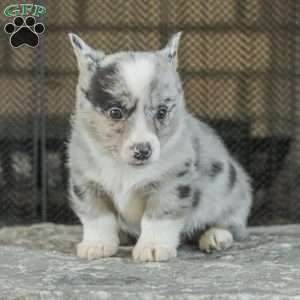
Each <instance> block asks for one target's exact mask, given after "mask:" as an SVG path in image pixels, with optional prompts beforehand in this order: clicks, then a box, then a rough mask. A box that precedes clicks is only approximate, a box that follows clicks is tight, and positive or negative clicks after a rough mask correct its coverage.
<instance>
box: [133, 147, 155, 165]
mask: <svg viewBox="0 0 300 300" xmlns="http://www.w3.org/2000/svg"><path fill="white" fill-rule="evenodd" d="M133 151H134V153H133V157H134V158H135V159H136V160H139V161H144V160H147V159H149V158H150V157H151V155H152V148H151V145H150V143H139V144H135V145H134V150H133Z"/></svg>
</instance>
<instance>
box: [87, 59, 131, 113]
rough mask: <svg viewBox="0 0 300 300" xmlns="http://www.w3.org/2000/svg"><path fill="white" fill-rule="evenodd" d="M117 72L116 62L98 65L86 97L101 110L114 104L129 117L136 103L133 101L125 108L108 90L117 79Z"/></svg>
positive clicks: (105, 109)
mask: <svg viewBox="0 0 300 300" xmlns="http://www.w3.org/2000/svg"><path fill="white" fill-rule="evenodd" d="M91 68H92V66H91ZM117 74H118V69H117V65H116V64H111V65H108V66H106V67H98V68H97V69H96V71H95V74H94V76H93V77H92V80H91V84H90V88H89V90H88V91H87V92H86V97H87V99H88V100H89V101H90V102H91V103H92V104H93V105H94V106H96V107H100V108H101V110H102V111H103V112H105V111H108V110H109V109H110V108H112V107H114V106H115V107H119V108H120V109H121V110H122V111H123V113H124V115H125V117H129V116H130V115H131V114H132V113H133V112H134V111H135V110H136V107H137V103H136V102H135V103H134V105H133V106H132V107H130V108H126V107H124V105H123V103H122V102H121V101H120V99H119V98H117V97H115V96H114V95H112V94H111V93H110V92H108V90H109V89H111V88H112V87H113V85H114V82H116V81H117V76H118V75H117Z"/></svg>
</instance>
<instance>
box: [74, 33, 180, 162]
mask: <svg viewBox="0 0 300 300" xmlns="http://www.w3.org/2000/svg"><path fill="white" fill-rule="evenodd" d="M180 35H181V33H177V34H175V35H174V36H173V37H172V38H171V39H170V41H169V42H168V44H167V46H166V47H165V48H164V49H162V50H160V51H156V52H120V53H115V54H111V55H105V54H104V53H103V52H101V51H96V50H94V49H92V48H90V47H89V46H88V45H87V44H85V43H84V42H83V41H82V40H81V39H80V38H79V37H78V36H76V35H74V34H70V40H71V43H72V46H73V48H74V52H75V54H76V57H77V62H78V68H79V81H78V85H77V104H76V114H77V116H78V117H79V118H81V119H82V121H83V124H85V126H87V128H89V130H90V132H91V133H92V134H93V135H94V136H95V137H96V138H97V140H98V141H99V142H100V143H101V145H102V147H103V148H104V149H106V151H107V153H109V154H110V155H111V156H113V157H115V158H120V159H121V160H122V161H123V162H125V163H127V164H129V165H134V166H141V165H146V164H149V163H152V162H155V161H158V160H159V158H160V155H161V152H162V151H163V150H164V148H165V147H166V145H167V144H168V142H169V141H170V140H171V139H172V137H174V136H175V135H176V133H177V131H178V128H179V127H180V119H181V118H180V115H181V114H182V113H183V112H184V103H183V91H182V86H181V82H180V78H179V76H178V73H177V50H178V44H179V39H180Z"/></svg>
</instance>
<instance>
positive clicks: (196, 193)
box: [192, 189, 201, 207]
mask: <svg viewBox="0 0 300 300" xmlns="http://www.w3.org/2000/svg"><path fill="white" fill-rule="evenodd" d="M200 200H201V192H200V190H198V189H196V190H195V191H194V193H193V201H192V207H197V206H198V205H199V202H200Z"/></svg>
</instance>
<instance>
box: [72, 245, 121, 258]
mask: <svg viewBox="0 0 300 300" xmlns="http://www.w3.org/2000/svg"><path fill="white" fill-rule="evenodd" d="M117 251H118V245H117V244H104V243H101V242H81V243H79V244H78V245H77V256H79V257H80V258H87V259H88V260H92V259H96V258H103V257H109V256H112V255H114V254H116V252H117Z"/></svg>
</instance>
